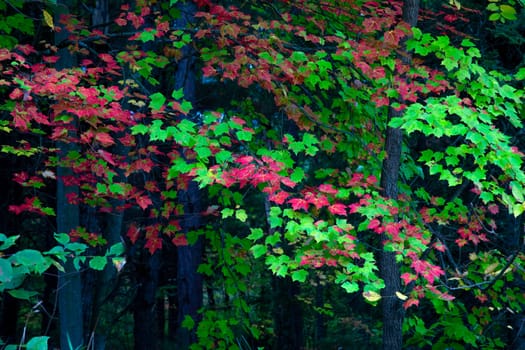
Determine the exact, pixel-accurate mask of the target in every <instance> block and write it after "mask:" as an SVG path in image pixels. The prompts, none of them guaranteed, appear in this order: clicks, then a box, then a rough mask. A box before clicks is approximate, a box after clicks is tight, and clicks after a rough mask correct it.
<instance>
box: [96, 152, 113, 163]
mask: <svg viewBox="0 0 525 350" xmlns="http://www.w3.org/2000/svg"><path fill="white" fill-rule="evenodd" d="M97 152H98V154H100V156H101V157H102V159H104V160H105V161H106V162H108V163H109V164H111V165H113V166H115V165H116V164H117V163H115V161H114V160H113V155H112V154H111V153H109V152H108V151H104V150H103V149H99V150H98V151H97Z"/></svg>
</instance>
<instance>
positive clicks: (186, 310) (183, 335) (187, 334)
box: [174, 1, 203, 349]
mask: <svg viewBox="0 0 525 350" xmlns="http://www.w3.org/2000/svg"><path fill="white" fill-rule="evenodd" d="M178 8H179V9H180V11H181V17H180V18H179V19H177V20H176V21H175V23H174V26H175V28H181V29H183V28H187V27H188V26H190V25H191V23H192V22H193V21H194V16H195V12H196V7H195V4H194V2H193V1H183V2H180V3H179V5H178ZM182 55H183V56H182V58H181V59H180V60H179V62H178V66H177V71H176V73H175V84H174V85H175V86H174V88H175V89H176V90H178V89H181V88H182V89H183V91H184V99H186V100H187V101H190V102H191V103H193V104H194V103H195V84H196V71H195V51H194V49H193V47H192V46H191V45H187V46H185V47H183V48H182ZM200 195H201V193H200V191H199V188H198V186H197V184H196V183H195V182H190V183H189V184H188V188H187V190H185V191H180V193H179V198H180V201H181V204H182V205H183V206H184V219H183V220H182V221H181V227H182V229H183V231H184V232H188V231H191V230H194V229H196V228H198V227H199V226H201V218H200V212H201V211H202V210H201V198H200ZM202 246H203V244H202V241H201V240H198V241H197V242H196V243H195V244H193V245H191V246H186V247H178V248H177V298H178V300H177V304H178V305H177V306H178V313H177V321H178V322H177V323H178V324H179V326H180V324H181V322H182V321H183V320H184V318H185V317H186V316H190V317H191V318H192V319H193V320H194V321H196V322H198V320H199V314H198V310H199V309H200V308H201V307H202V293H203V292H202V288H203V281H202V276H201V275H200V274H199V273H197V268H198V267H199V264H200V262H201V258H202V252H203V248H202ZM177 338H178V339H177V342H178V344H179V345H180V347H181V349H186V348H188V346H189V345H190V344H192V343H194V342H195V341H196V340H197V336H196V334H195V330H192V331H188V330H186V329H185V328H182V327H179V329H178V332H177Z"/></svg>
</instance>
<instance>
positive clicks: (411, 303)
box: [403, 298, 419, 310]
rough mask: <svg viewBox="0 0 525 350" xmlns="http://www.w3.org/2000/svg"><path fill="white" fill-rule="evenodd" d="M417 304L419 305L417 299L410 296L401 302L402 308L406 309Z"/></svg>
mask: <svg viewBox="0 0 525 350" xmlns="http://www.w3.org/2000/svg"><path fill="white" fill-rule="evenodd" d="M418 305H419V300H418V299H414V298H410V299H408V300H407V301H405V302H404V303H403V308H404V309H405V310H406V309H408V308H409V307H411V306H418Z"/></svg>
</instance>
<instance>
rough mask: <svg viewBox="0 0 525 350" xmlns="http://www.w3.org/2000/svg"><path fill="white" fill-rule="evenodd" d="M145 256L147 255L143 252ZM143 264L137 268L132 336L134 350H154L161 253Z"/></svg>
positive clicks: (148, 258)
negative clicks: (133, 338)
mask: <svg viewBox="0 0 525 350" xmlns="http://www.w3.org/2000/svg"><path fill="white" fill-rule="evenodd" d="M145 254H149V253H147V252H145ZM143 261H144V264H143V265H139V266H138V268H139V269H138V271H137V272H136V275H137V284H138V286H137V293H136V295H135V303H134V307H133V320H134V326H133V335H134V337H135V350H155V349H157V348H158V342H157V329H158V327H157V312H156V307H155V305H156V301H157V298H156V297H157V287H158V280H159V270H160V264H161V252H160V251H157V252H156V253H154V254H153V255H152V256H149V255H148V256H146V257H145V258H144V260H143Z"/></svg>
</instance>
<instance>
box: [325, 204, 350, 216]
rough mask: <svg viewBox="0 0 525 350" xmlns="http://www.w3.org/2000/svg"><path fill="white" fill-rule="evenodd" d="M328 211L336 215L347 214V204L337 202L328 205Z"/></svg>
mask: <svg viewBox="0 0 525 350" xmlns="http://www.w3.org/2000/svg"><path fill="white" fill-rule="evenodd" d="M328 211H329V212H330V213H332V214H334V215H342V216H345V215H346V206H345V205H344V204H341V203H336V204H332V205H330V206H328Z"/></svg>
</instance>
